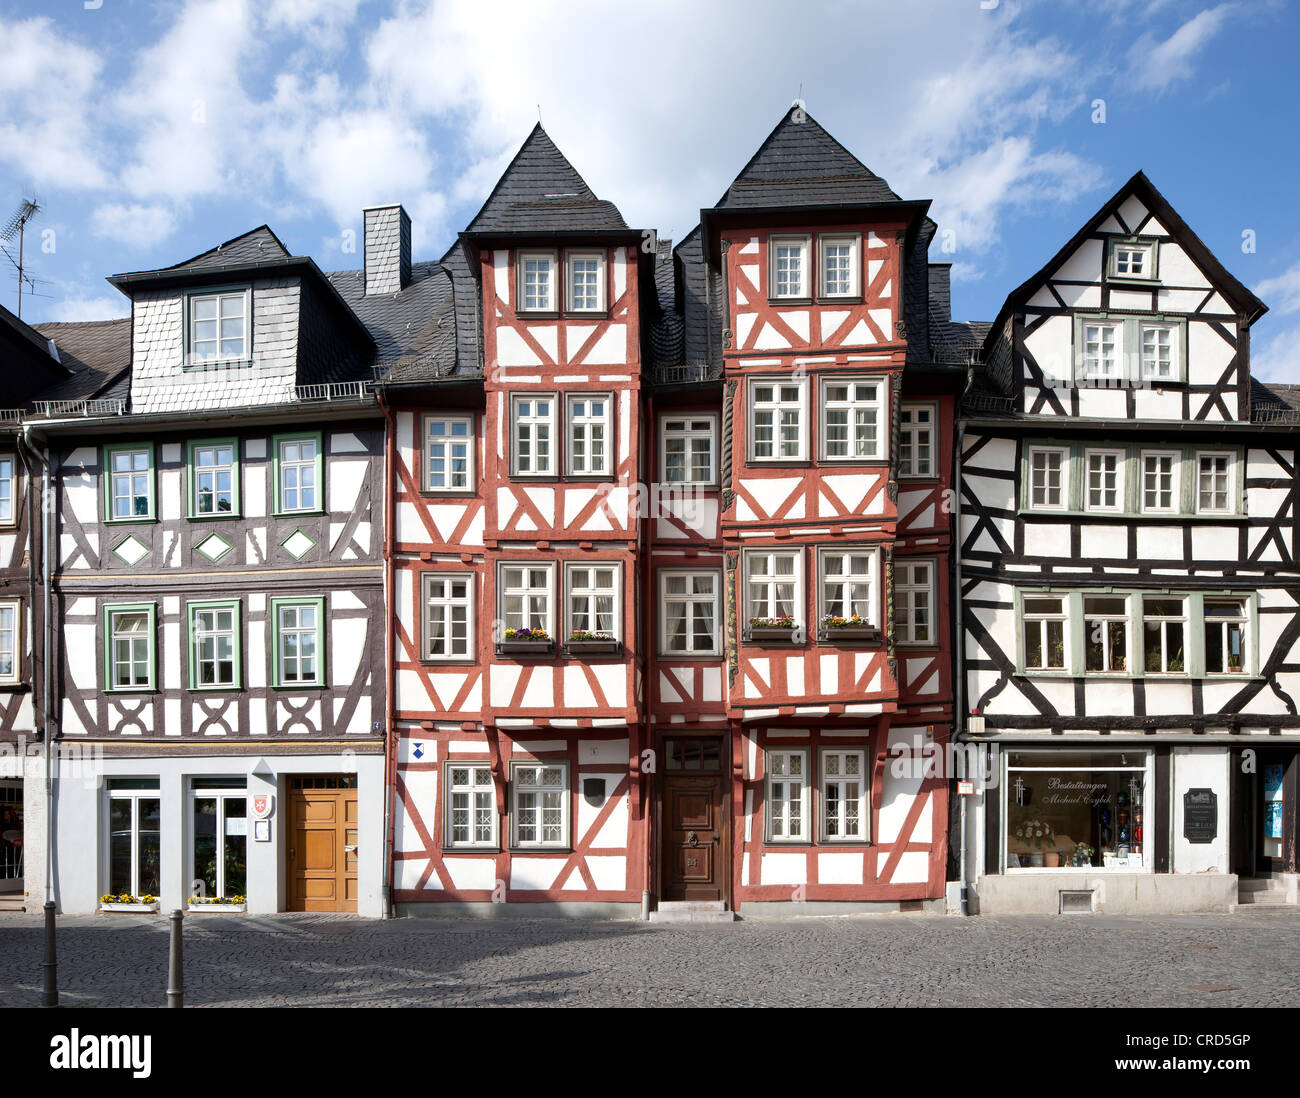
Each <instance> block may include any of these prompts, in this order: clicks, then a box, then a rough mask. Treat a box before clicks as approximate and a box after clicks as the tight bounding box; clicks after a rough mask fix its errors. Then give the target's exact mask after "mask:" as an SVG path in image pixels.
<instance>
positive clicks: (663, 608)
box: [657, 568, 723, 660]
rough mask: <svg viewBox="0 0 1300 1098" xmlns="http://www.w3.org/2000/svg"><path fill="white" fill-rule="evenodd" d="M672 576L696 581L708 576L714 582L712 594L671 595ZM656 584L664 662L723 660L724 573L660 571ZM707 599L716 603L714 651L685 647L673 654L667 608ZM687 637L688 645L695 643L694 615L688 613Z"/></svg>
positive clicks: (661, 655) (714, 571)
mask: <svg viewBox="0 0 1300 1098" xmlns="http://www.w3.org/2000/svg"><path fill="white" fill-rule="evenodd" d="M673 576H683V577H686V578H687V579H688V580H689V579H694V578H696V577H699V576H708V577H709V578H710V579H711V580H712V581H713V593H712V595H708V596H705V595H700V594H697V593H696V592H694V591H688V592H686V594H684V595H669V594H668V580H669V579H670V578H671V577H673ZM657 577H658V578H657V583H658V590H659V645H658V654H659V656H660V657H662V658H664V659H675V660H717V659H721V658H722V655H723V651H722V621H721V616H722V570H721V569H719V568H660V569H659V570H658V572H657ZM705 598H711V599H712V600H713V648H712V649H711V650H709V651H707V652H705V651H703V650H700V649H696V648H690V647H688V648H686V649H685V650H683V651H681V652H674V651H672V650H671V649H670V648H669V647H668V606H669V602H670V600H671V601H672V602H673V603H678V602H680V603H685V604H690V603H694V602H702V601H703V600H704V599H705ZM685 622H686V632H685V637H686V641H687V643H688V644H691V643H693V640H692V638H694V636H695V633H694V631H693V629H692V628H691V626H692V625H693V624H694V612H693V611H691V610H688V612H687V615H686V618H685Z"/></svg>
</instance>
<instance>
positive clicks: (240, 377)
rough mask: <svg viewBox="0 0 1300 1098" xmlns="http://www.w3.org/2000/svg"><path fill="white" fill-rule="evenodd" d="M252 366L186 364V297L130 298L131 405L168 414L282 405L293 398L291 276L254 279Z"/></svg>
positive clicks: (295, 301) (297, 290)
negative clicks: (132, 342)
mask: <svg viewBox="0 0 1300 1098" xmlns="http://www.w3.org/2000/svg"><path fill="white" fill-rule="evenodd" d="M252 288H253V345H252V361H251V363H243V364H240V365H228V366H213V367H187V366H186V365H185V322H184V317H185V295H184V294H182V293H180V292H178V291H176V290H151V291H142V292H141V293H139V294H138V295H137V296H136V298H135V309H134V318H135V319H134V343H135V347H134V361H133V369H132V376H131V408H132V411H135V412H143V413H147V412H171V411H182V410H196V409H200V408H231V407H242V406H246V405H252V404H271V403H280V402H283V401H287V400H290V399H292V398H293V394H294V386H295V385H296V384H297V372H298V361H297V360H298V314H299V299H300V296H301V285H300V283H299V280H298V279H296V278H285V279H257V280H254V282H253V283H252Z"/></svg>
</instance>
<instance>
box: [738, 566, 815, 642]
mask: <svg viewBox="0 0 1300 1098" xmlns="http://www.w3.org/2000/svg"><path fill="white" fill-rule="evenodd" d="M802 571H803V569H802V556H801V554H799V553H789V552H782V553H777V552H769V551H761V552H760V551H758V550H750V551H749V552H747V553H746V554H745V590H746V597H745V605H746V606H747V607H748V609H749V619H750V620H751V621H752V620H754V619H759V620H765V621H768V620H781V619H784V618H793V619H794V622H795V624H796V625H797V624H799V622H800V620H801V619H802V617H803V614H802V613H801V611H800V607H801V606H802V603H803V599H802V597H801V592H802V587H803V575H802Z"/></svg>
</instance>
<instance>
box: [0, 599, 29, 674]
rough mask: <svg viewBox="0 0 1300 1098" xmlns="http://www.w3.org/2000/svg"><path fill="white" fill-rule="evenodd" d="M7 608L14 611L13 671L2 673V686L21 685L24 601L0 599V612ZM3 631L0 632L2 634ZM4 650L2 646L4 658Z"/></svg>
mask: <svg viewBox="0 0 1300 1098" xmlns="http://www.w3.org/2000/svg"><path fill="white" fill-rule="evenodd" d="M5 610H9V611H12V613H13V616H14V625H13V630H12V632H13V672H12V673H11V674H8V675H0V687H5V686H21V685H22V683H23V601H22V599H0V612H3V611H5ZM2 635H3V633H2V632H0V636H2ZM3 656H4V650H3V648H0V658H3Z"/></svg>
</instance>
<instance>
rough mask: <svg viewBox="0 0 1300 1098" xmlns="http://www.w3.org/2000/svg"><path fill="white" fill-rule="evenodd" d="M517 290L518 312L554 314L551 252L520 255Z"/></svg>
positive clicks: (552, 255)
mask: <svg viewBox="0 0 1300 1098" xmlns="http://www.w3.org/2000/svg"><path fill="white" fill-rule="evenodd" d="M518 290H519V308H518V311H519V312H529V313H553V312H555V311H556V302H555V255H554V254H553V253H551V252H523V253H521V254H520V256H519V287H518Z"/></svg>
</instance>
